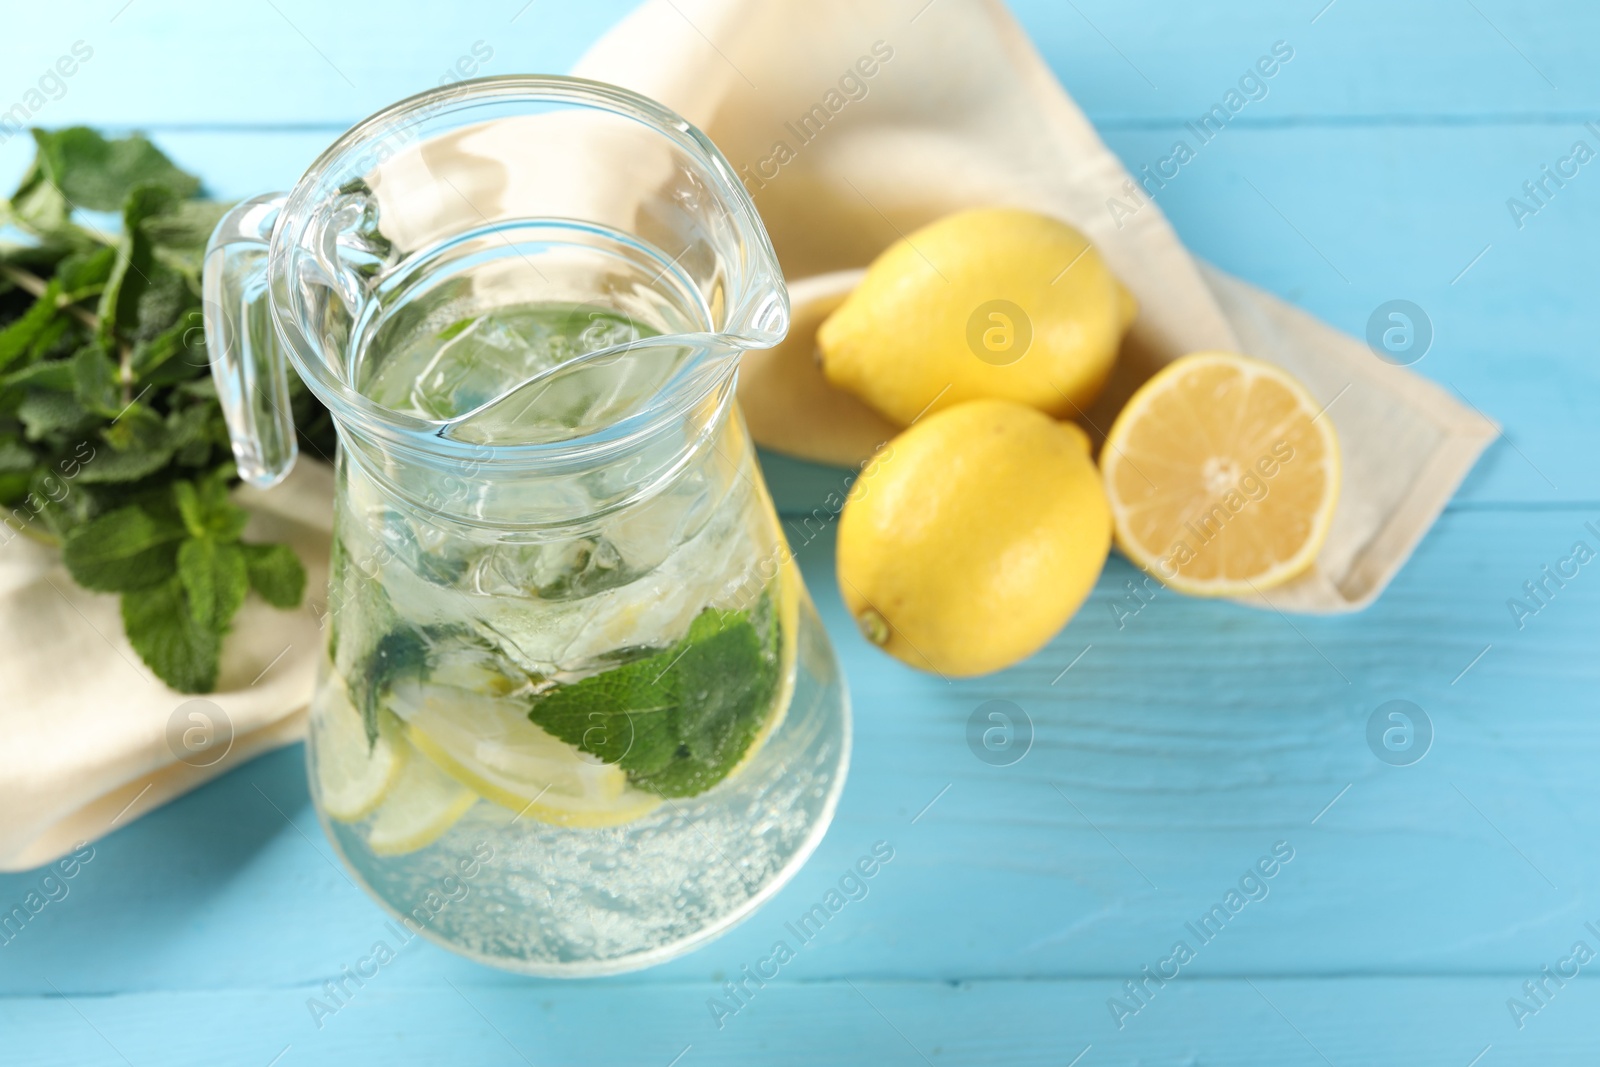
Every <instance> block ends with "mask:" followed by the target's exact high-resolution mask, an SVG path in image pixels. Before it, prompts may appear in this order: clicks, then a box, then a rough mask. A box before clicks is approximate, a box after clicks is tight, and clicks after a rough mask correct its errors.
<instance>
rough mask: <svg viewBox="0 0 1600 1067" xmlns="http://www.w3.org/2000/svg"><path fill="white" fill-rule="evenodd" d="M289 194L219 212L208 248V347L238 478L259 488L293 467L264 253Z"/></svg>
mask: <svg viewBox="0 0 1600 1067" xmlns="http://www.w3.org/2000/svg"><path fill="white" fill-rule="evenodd" d="M287 199H288V198H287V196H286V195H284V194H281V193H269V194H267V195H264V196H258V197H254V198H253V199H250V200H246V201H244V202H242V203H240V204H239V205H238V206H237V207H235V208H234V209H233V210H232V211H230V212H228V213H227V214H226V215H224V216H223V218H222V221H221V222H219V223H218V224H217V228H216V230H215V231H214V232H213V233H212V235H211V241H210V243H209V244H208V245H207V246H206V258H205V273H204V283H203V288H204V310H205V331H206V348H207V350H208V351H209V353H210V356H211V374H212V378H213V379H214V380H215V382H216V385H217V397H218V399H219V401H220V402H221V405H222V414H223V417H224V418H225V419H226V420H227V423H228V436H229V438H230V439H231V440H232V442H233V456H234V460H235V462H236V464H237V465H238V468H239V476H240V477H241V478H243V479H244V480H245V481H247V482H249V483H250V484H251V485H254V486H257V487H259V488H262V489H266V488H269V487H271V486H274V485H276V484H278V483H279V482H281V481H282V480H283V479H284V477H285V476H286V475H288V473H289V470H290V468H292V467H293V466H294V461H295V456H296V454H297V451H298V448H297V446H296V444H295V433H294V418H293V416H292V415H291V414H290V410H289V367H288V362H287V360H286V359H285V355H284V350H283V345H282V343H281V342H280V341H279V339H278V335H277V330H276V327H275V325H274V323H273V321H272V303H271V300H270V298H269V292H268V283H267V256H268V248H269V245H270V242H271V238H272V228H273V226H274V224H275V223H276V222H277V219H278V215H279V212H280V211H281V210H282V208H283V205H284V203H285V201H286V200H287Z"/></svg>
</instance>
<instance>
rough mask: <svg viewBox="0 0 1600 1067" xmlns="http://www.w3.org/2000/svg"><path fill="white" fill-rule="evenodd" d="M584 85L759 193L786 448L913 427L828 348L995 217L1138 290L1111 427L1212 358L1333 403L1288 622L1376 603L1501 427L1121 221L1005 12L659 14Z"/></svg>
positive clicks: (772, 412)
mask: <svg viewBox="0 0 1600 1067" xmlns="http://www.w3.org/2000/svg"><path fill="white" fill-rule="evenodd" d="M574 73H576V74H580V75H582V76H584V77H590V78H595V79H598V80H601V81H609V82H615V83H617V84H619V85H624V86H627V87H628V88H630V89H633V90H635V91H637V92H640V93H643V94H644V95H646V96H650V97H654V98H655V99H657V100H660V101H662V102H663V103H665V104H667V105H668V106H669V107H672V108H674V109H675V110H677V111H678V112H679V113H681V114H682V115H683V116H684V117H685V118H687V119H689V120H690V121H691V122H693V123H695V124H696V125H698V126H699V127H700V128H701V129H703V130H705V131H706V133H707V134H709V135H710V137H711V139H712V140H713V141H715V142H716V143H717V146H718V147H719V148H721V149H722V151H723V153H724V154H726V155H727V156H728V158H729V160H730V161H731V162H732V163H733V165H734V168H735V169H736V170H738V171H739V172H740V175H741V177H743V178H744V180H745V182H746V186H747V187H748V188H749V189H750V190H751V193H752V194H753V196H754V198H755V201H756V204H757V206H758V207H759V208H760V210H761V216H762V219H763V220H764V221H765V222H766V225H767V230H768V232H769V233H770V234H771V236H772V241H773V245H774V246H775V247H776V249H777V251H778V257H779V259H780V260H781V261H782V263H783V267H784V272H785V274H786V275H787V277H788V279H789V283H790V296H791V299H792V301H793V304H794V309H795V316H794V324H793V327H792V328H791V330H790V333H789V337H788V339H787V340H786V341H785V342H784V343H783V344H782V345H781V346H779V347H778V348H776V349H773V350H772V351H770V352H765V353H753V354H751V355H750V356H747V357H746V359H745V365H744V370H743V374H742V377H741V381H740V387H739V398H740V401H741V404H742V405H743V407H744V411H745V416H746V419H747V421H748V422H749V425H750V429H751V433H752V434H753V435H754V436H755V438H756V440H757V441H758V442H760V443H761V444H763V445H765V446H767V447H769V448H772V449H775V450H777V451H781V452H786V453H789V454H792V455H797V456H801V457H803V458H808V459H815V460H819V461H821V462H831V463H855V462H858V461H859V460H860V459H862V458H864V457H865V456H866V455H868V454H870V452H871V451H872V449H873V447H874V446H875V445H877V444H878V443H879V442H881V441H883V440H885V438H886V437H888V436H889V435H891V434H892V433H893V432H894V429H893V427H892V426H890V425H889V424H888V423H886V422H885V421H884V420H883V419H881V418H880V417H878V416H877V415H876V414H874V413H873V412H872V411H871V410H870V409H868V408H867V407H866V406H865V405H864V404H862V403H860V402H859V401H857V400H855V399H854V398H852V397H849V396H847V395H844V394H842V393H840V392H838V391H836V390H834V389H832V388H831V387H829V386H828V385H827V383H826V382H825V381H824V380H823V379H822V376H821V374H820V372H819V371H818V370H817V368H816V363H815V360H814V359H813V347H814V345H813V335H814V333H815V331H816V328H817V326H818V324H819V323H820V322H821V321H822V319H824V318H825V317H826V316H827V313H828V312H829V311H831V310H832V308H833V307H834V306H836V305H837V303H838V302H839V300H841V299H842V298H843V295H844V294H845V293H846V292H848V291H849V287H850V285H851V284H853V282H854V280H855V278H856V277H858V275H855V274H850V273H840V272H847V271H849V270H851V269H852V268H861V267H864V266H865V265H866V264H867V263H869V262H870V261H871V260H872V259H873V257H874V256H876V255H877V253H879V252H880V251H882V250H883V249H884V248H885V247H887V246H888V245H889V244H890V243H892V242H893V241H895V240H896V239H898V238H899V237H900V236H902V235H904V234H907V233H909V232H911V231H912V230H914V229H916V228H917V227H919V226H921V225H923V224H924V223H927V222H931V221H933V220H934V219H936V218H938V217H940V216H942V215H945V214H948V213H950V212H952V211H957V210H960V209H962V208H966V207H973V206H978V205H985V204H1011V205H1016V206H1021V207H1028V208H1032V209H1035V210H1038V211H1041V212H1045V213H1047V214H1052V215H1056V216H1058V217H1060V218H1062V219H1065V220H1066V221H1068V222H1070V223H1072V224H1073V225H1074V226H1077V227H1078V228H1079V229H1080V230H1082V231H1083V232H1084V233H1086V234H1087V235H1088V236H1089V237H1090V239H1091V240H1093V241H1094V243H1095V245H1096V247H1098V249H1099V250H1100V252H1101V254H1102V255H1103V256H1104V257H1105V259H1106V262H1107V263H1108V264H1109V265H1110V267H1111V269H1112V271H1114V272H1115V273H1116V275H1117V276H1118V277H1119V278H1121V279H1122V281H1123V283H1124V284H1126V285H1127V286H1128V288H1129V289H1131V290H1132V291H1133V293H1134V295H1135V296H1137V297H1138V298H1139V303H1140V309H1141V310H1140V314H1139V318H1138V320H1137V321H1136V322H1135V323H1134V326H1133V329H1132V331H1131V333H1130V336H1129V339H1128V341H1127V343H1126V344H1125V346H1124V349H1123V352H1122V355H1121V358H1120V360H1119V363H1118V369H1117V372H1116V373H1115V375H1114V376H1113V379H1112V381H1111V383H1110V385H1109V386H1108V387H1107V389H1106V391H1105V395H1104V396H1102V397H1101V399H1100V400H1099V401H1098V402H1097V403H1096V404H1095V405H1094V408H1093V409H1092V410H1091V411H1089V412H1087V413H1086V417H1085V419H1084V421H1085V422H1086V423H1087V424H1088V425H1086V427H1085V428H1086V429H1089V430H1090V431H1091V433H1095V432H1101V431H1104V430H1105V429H1108V428H1109V427H1110V424H1111V420H1112V419H1113V418H1115V416H1116V413H1117V411H1118V410H1119V409H1120V408H1121V405H1122V404H1123V402H1124V401H1125V400H1126V399H1127V397H1128V396H1129V394H1130V393H1131V392H1132V391H1133V389H1135V388H1136V387H1137V386H1138V384H1139V383H1140V382H1142V381H1144V380H1145V379H1146V378H1148V377H1149V376H1150V375H1151V374H1152V373H1154V372H1155V371H1156V370H1157V369H1159V368H1160V367H1161V366H1162V365H1164V364H1166V363H1168V362H1170V361H1171V360H1173V359H1176V358H1177V357H1179V356H1181V355H1183V354H1185V353H1187V352H1194V351H1198V350H1200V349H1208V348H1222V349H1230V350H1233V351H1238V352H1244V353H1246V354H1249V355H1253V356H1256V357H1258V358H1261V359H1266V360H1270V361H1272V362H1275V363H1278V364H1281V365H1283V366H1284V367H1286V368H1288V369H1289V370H1291V371H1292V372H1293V373H1294V374H1295V375H1296V376H1298V377H1299V378H1300V379H1301V380H1302V381H1303V382H1305V383H1306V385H1307V386H1308V387H1309V388H1310V389H1311V392H1312V393H1313V394H1314V395H1315V396H1316V397H1317V398H1318V399H1319V400H1321V401H1322V402H1323V403H1324V404H1328V405H1331V406H1330V407H1329V408H1328V416H1329V417H1331V418H1332V419H1333V422H1334V425H1335V428H1336V429H1337V430H1338V433H1339V439H1340V442H1341V445H1342V451H1343V458H1344V467H1345V477H1344V489H1343V495H1342V497H1341V500H1340V504H1339V509H1338V512H1337V513H1336V515H1335V517H1334V522H1333V527H1332V529H1331V531H1330V533H1329V536H1328V541H1327V545H1326V547H1325V548H1324V549H1323V551H1322V553H1321V554H1320V556H1319V557H1318V559H1317V564H1316V567H1315V569H1314V570H1313V571H1312V572H1310V573H1309V574H1307V575H1305V576H1304V577H1303V578H1300V579H1298V580H1296V581H1295V582H1294V583H1293V584H1292V585H1289V586H1287V587H1284V588H1282V589H1278V590H1275V591H1273V592H1272V593H1271V594H1270V602H1271V604H1272V605H1274V606H1276V607H1278V608H1280V609H1281V610H1284V611H1299V612H1318V613H1331V612H1343V611H1354V610H1357V609H1359V608H1362V607H1365V606H1366V605H1367V604H1369V603H1371V602H1372V600H1373V599H1375V598H1376V597H1377V595H1378V594H1379V593H1380V592H1382V591H1383V588H1384V586H1385V585H1387V584H1388V582H1389V580H1390V579H1391V578H1392V577H1394V575H1395V572H1396V571H1398V570H1399V569H1400V566H1401V564H1403V563H1404V562H1405V560H1406V558H1407V557H1408V556H1409V555H1410V554H1411V551H1412V549H1414V548H1415V547H1416V545H1417V542H1418V541H1420V540H1421V539H1422V535H1423V534H1424V533H1426V532H1427V530H1428V528H1429V526H1431V525H1432V523H1433V520H1434V519H1435V518H1436V517H1437V516H1438V514H1439V512H1440V511H1441V510H1442V509H1443V508H1444V505H1445V503H1446V502H1447V501H1448V500H1449V499H1450V496H1451V495H1452V494H1453V493H1454V492H1455V489H1456V487H1457V485H1459V484H1460V482H1461V479H1462V478H1464V477H1465V476H1466V473H1467V471H1468V470H1470V469H1471V467H1472V465H1473V463H1474V462H1475V461H1476V459H1477V457H1478V455H1479V453H1480V452H1481V451H1482V450H1483V448H1484V447H1485V446H1486V445H1487V444H1488V443H1489V442H1490V441H1492V440H1493V439H1494V438H1495V436H1496V435H1497V434H1498V429H1497V428H1496V427H1495V426H1494V425H1493V424H1492V423H1490V422H1489V421H1488V420H1487V419H1485V418H1483V417H1482V416H1481V415H1479V414H1477V413H1476V412H1474V411H1472V410H1470V409H1468V408H1466V407H1464V406H1462V405H1461V404H1459V403H1457V402H1456V401H1455V400H1453V399H1452V398H1451V397H1449V396H1448V395H1447V394H1446V393H1445V392H1444V391H1443V390H1441V389H1439V388H1438V387H1436V386H1434V385H1432V384H1431V383H1429V382H1427V381H1426V380H1424V379H1422V378H1420V377H1418V376H1417V375H1415V374H1413V373H1411V372H1410V371H1408V370H1405V369H1403V368H1400V367H1396V366H1393V365H1391V364H1388V363H1385V362H1384V361H1382V360H1380V359H1378V358H1377V357H1376V356H1375V355H1373V353H1372V352H1371V351H1370V350H1368V348H1367V347H1366V346H1365V345H1364V344H1362V343H1360V342H1358V341H1356V340H1354V339H1353V338H1350V337H1348V336H1346V335H1344V334H1341V333H1339V332H1338V331H1336V330H1333V329H1332V328H1330V327H1328V326H1326V325H1324V324H1323V323H1320V322H1318V321H1317V320H1316V319H1314V318H1312V317H1310V316H1308V315H1305V314H1302V313H1300V312H1298V311H1296V310H1295V309H1293V308H1291V307H1289V306H1288V305H1286V304H1284V303H1282V302H1281V301H1279V300H1277V299H1275V298H1274V297H1272V296H1270V295H1268V294H1266V293H1264V292H1262V291H1260V290H1258V289H1255V288H1253V287H1251V286H1249V285H1246V284H1245V283H1243V282H1241V281H1239V280H1237V279H1234V278H1231V277H1229V276H1227V275H1226V274H1223V273H1222V272H1220V271H1217V270H1214V269H1212V268H1210V267H1207V266H1203V265H1201V264H1199V263H1197V262H1196V261H1195V259H1194V258H1193V257H1192V256H1190V255H1189V253H1188V252H1187V251H1186V250H1185V249H1184V247H1183V245H1182V243H1181V242H1179V240H1178V237H1177V235H1176V234H1175V233H1174V232H1173V230H1172V227H1171V226H1170V225H1169V224H1168V222H1167V220H1166V218H1165V216H1163V215H1162V213H1161V210H1160V208H1159V207H1158V206H1157V205H1156V204H1155V203H1154V202H1149V201H1146V202H1145V203H1144V204H1143V205H1142V206H1141V207H1139V208H1138V210H1137V211H1135V212H1134V213H1133V214H1132V215H1131V216H1128V215H1127V214H1126V212H1119V213H1118V214H1119V215H1120V216H1121V217H1120V221H1119V219H1118V218H1117V217H1114V216H1113V213H1112V212H1111V211H1110V210H1109V208H1108V203H1109V201H1110V200H1111V199H1112V198H1113V197H1115V198H1117V199H1118V200H1119V201H1121V202H1122V203H1124V204H1128V203H1133V202H1135V201H1134V200H1133V199H1132V198H1131V197H1130V195H1129V192H1128V190H1129V188H1130V187H1131V183H1132V178H1131V176H1130V175H1129V174H1128V172H1127V171H1126V170H1125V169H1124V168H1123V166H1122V164H1121V163H1120V162H1119V161H1118V159H1117V158H1116V156H1114V155H1113V154H1112V153H1111V151H1110V150H1109V149H1107V148H1106V146H1105V145H1104V144H1103V143H1101V141H1100V138H1099V137H1098V136H1097V135H1096V133H1095V131H1094V128H1093V127H1092V126H1091V125H1090V124H1089V121H1088V119H1086V118H1085V117H1084V115H1083V113H1082V112H1081V111H1079V110H1078V108H1077V106H1076V105H1075V104H1074V103H1073V102H1072V100H1071V99H1070V98H1068V96H1067V95H1066V93H1065V92H1064V91H1063V90H1062V88H1061V86H1060V84H1059V83H1058V82H1057V81H1056V79H1055V77H1054V76H1053V75H1052V74H1051V72H1050V70H1049V68H1048V67H1046V66H1045V64H1044V63H1043V61H1042V60H1041V59H1040V58H1039V55H1038V53H1037V52H1036V51H1035V50H1034V49H1033V46H1032V45H1031V44H1030V43H1029V41H1028V39H1027V36H1026V35H1025V34H1024V33H1023V31H1022V29H1021V28H1020V27H1019V26H1018V25H1017V23H1016V22H1015V21H1014V20H1013V19H1012V17H1011V16H1010V14H1009V13H1008V12H1007V11H1006V9H1005V7H1004V6H1003V5H1002V4H1001V3H1000V2H999V0H933V2H931V3H930V2H929V0H876V2H873V3H861V2H859V0H650V2H649V3H646V4H644V5H643V6H641V7H640V8H638V9H637V10H635V11H634V12H633V13H632V14H631V15H630V16H629V17H628V18H627V19H625V20H624V21H623V22H622V23H621V24H619V25H618V26H617V27H615V28H614V29H613V30H612V31H611V32H610V33H609V34H607V35H606V36H605V37H604V38H603V39H602V40H601V41H600V42H599V43H597V44H596V45H595V46H594V48H593V49H591V50H590V52H589V54H588V55H587V56H586V57H584V59H583V60H581V61H580V62H579V64H578V66H577V69H576V70H575V71H574ZM1101 436H1103V432H1102V433H1101ZM1244 602H1245V603H1253V604H1256V605H1258V606H1260V605H1262V600H1261V599H1260V598H1254V597H1252V598H1246V599H1245V601H1244Z"/></svg>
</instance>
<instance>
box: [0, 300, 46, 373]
mask: <svg viewBox="0 0 1600 1067" xmlns="http://www.w3.org/2000/svg"><path fill="white" fill-rule="evenodd" d="M60 297H61V286H60V285H59V284H58V283H56V282H55V281H51V282H50V283H49V284H48V285H46V286H45V290H44V295H43V296H40V297H39V298H38V299H37V300H35V301H34V302H33V305H32V306H31V307H29V308H28V310H27V311H25V312H23V313H22V317H21V318H19V319H17V320H16V321H15V322H13V323H11V325H9V326H7V327H6V328H5V329H3V330H0V367H5V366H6V365H7V364H9V363H13V362H15V361H16V359H17V357H18V356H21V355H22V354H24V353H25V352H27V351H28V349H29V348H30V347H31V346H32V345H33V343H34V342H35V341H36V340H38V338H39V335H40V334H42V333H44V331H45V329H46V327H48V326H49V325H50V323H51V322H52V321H54V320H55V317H56V314H57V310H58V309H57V307H56V302H57V301H58V300H59V299H60Z"/></svg>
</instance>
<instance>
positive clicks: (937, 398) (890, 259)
mask: <svg viewBox="0 0 1600 1067" xmlns="http://www.w3.org/2000/svg"><path fill="white" fill-rule="evenodd" d="M1137 310H1138V307H1137V304H1136V303H1135V302H1134V299H1133V297H1132V295H1131V294H1129V292H1128V291H1127V290H1126V289H1124V288H1123V286H1122V283H1121V282H1119V281H1117V279H1116V278H1115V277H1113V276H1112V274H1111V272H1110V271H1109V270H1108V269H1107V268H1106V265H1105V262H1104V261H1103V260H1102V259H1101V258H1100V254H1099V252H1097V251H1096V250H1095V248H1094V246H1093V245H1091V244H1090V243H1089V241H1088V239H1087V238H1086V237H1084V236H1083V234H1081V233H1079V232H1078V231H1077V230H1075V229H1073V228H1072V227H1071V226H1068V225H1067V224H1066V223H1064V222H1061V221H1059V220H1058V219H1053V218H1050V217H1048V216H1046V215H1039V214H1036V213H1034V212H1031V211H1023V210H1020V209H1017V208H980V209H977V210H973V211H963V212H959V213H958V214H955V215H950V216H947V217H945V218H943V219H940V220H939V221H937V222H934V223H931V224H930V225H927V226H924V227H923V228H922V229H920V230H917V231H916V232H914V233H912V234H911V235H909V236H908V237H906V238H905V239H903V240H901V241H898V242H896V243H895V244H893V245H891V246H890V247H889V248H888V249H887V250H886V251H885V252H884V253H883V254H882V255H880V256H879V257H878V258H877V259H876V260H875V261H873V263H872V266H871V267H870V268H868V270H867V273H866V276H865V277H864V278H863V279H862V281H861V284H860V285H859V286H857V287H856V289H855V291H854V292H852V293H851V294H850V296H849V297H848V298H847V299H846V300H845V302H844V303H843V304H841V305H840V306H839V308H838V309H837V310H836V311H835V312H834V313H833V314H832V315H831V316H829V317H828V319H827V320H826V321H825V322H824V323H823V324H822V326H821V328H820V329H819V330H818V331H817V348H818V351H819V352H820V353H821V355H822V369H823V373H824V374H825V375H826V377H827V379H828V381H829V383H831V384H832V385H833V386H835V387H836V388H839V389H844V390H846V391H847V392H850V393H853V394H855V395H856V396H858V397H860V398H861V399H862V400H865V401H866V402H867V403H868V404H870V405H871V406H872V407H873V408H875V409H877V410H878V411H879V412H880V413H881V414H882V415H883V416H884V417H885V418H887V419H889V420H890V421H891V422H894V423H895V424H897V425H900V426H906V425H909V424H910V423H911V422H912V421H913V420H915V419H916V418H917V416H918V415H920V414H922V413H923V412H925V411H938V410H940V409H942V408H947V407H953V406H955V405H956V404H960V403H962V402H964V401H967V400H977V399H982V398H994V399H1000V400H1014V401H1016V402H1017V403H1019V404H1026V405H1028V406H1029V407H1033V408H1038V409H1039V410H1040V411H1043V412H1046V413H1048V414H1051V415H1055V416H1057V417H1059V418H1070V417H1072V416H1074V415H1076V414H1078V412H1079V411H1080V410H1081V409H1084V408H1087V407H1088V406H1089V403H1090V402H1091V401H1092V400H1094V398H1095V396H1096V395H1097V394H1098V393H1099V392H1100V387H1101V386H1102V385H1104V384H1105V381H1106V376H1107V375H1108V374H1109V373H1110V371H1111V365H1112V363H1113V362H1114V361H1115V360H1116V355H1117V349H1118V347H1120V345H1121V344H1122V337H1123V334H1124V333H1126V332H1127V329H1128V326H1129V324H1130V323H1131V322H1132V321H1133V318H1134V315H1135V314H1136V313H1137Z"/></svg>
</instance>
